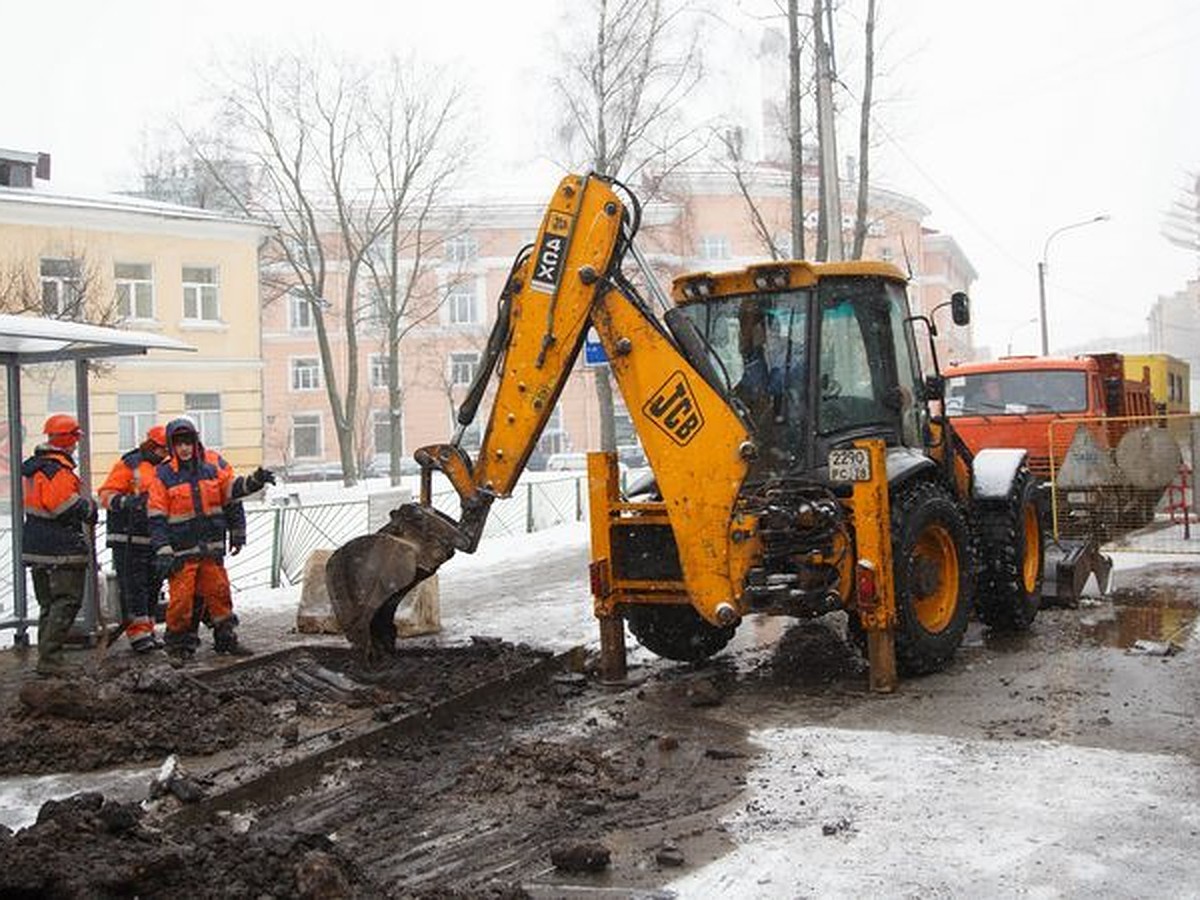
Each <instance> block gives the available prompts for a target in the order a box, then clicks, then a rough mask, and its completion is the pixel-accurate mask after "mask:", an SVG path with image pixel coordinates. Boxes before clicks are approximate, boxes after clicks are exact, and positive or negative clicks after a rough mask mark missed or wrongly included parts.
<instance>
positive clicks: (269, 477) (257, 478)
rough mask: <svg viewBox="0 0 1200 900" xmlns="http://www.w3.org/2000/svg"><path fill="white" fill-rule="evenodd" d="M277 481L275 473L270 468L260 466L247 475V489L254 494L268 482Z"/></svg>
mask: <svg viewBox="0 0 1200 900" xmlns="http://www.w3.org/2000/svg"><path fill="white" fill-rule="evenodd" d="M274 483H275V473H274V472H272V471H271V470H270V469H264V468H263V467H262V466H259V467H258V468H257V469H255V470H254V471H253V472H251V473H250V474H249V475H247V476H246V490H247V491H248V492H249V493H251V494H253V493H254V492H255V491H258V490H261V489H262V488H263V487H264V486H266V485H268V484H274Z"/></svg>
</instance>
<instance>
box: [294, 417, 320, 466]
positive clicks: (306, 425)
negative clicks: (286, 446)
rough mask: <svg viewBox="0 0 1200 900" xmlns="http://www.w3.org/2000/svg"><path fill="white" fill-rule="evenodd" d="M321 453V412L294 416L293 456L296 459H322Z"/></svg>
mask: <svg viewBox="0 0 1200 900" xmlns="http://www.w3.org/2000/svg"><path fill="white" fill-rule="evenodd" d="M321 455H322V453H321V416H320V414H319V413H306V414H304V415H296V416H292V456H293V457H295V458H296V459H320V458H321Z"/></svg>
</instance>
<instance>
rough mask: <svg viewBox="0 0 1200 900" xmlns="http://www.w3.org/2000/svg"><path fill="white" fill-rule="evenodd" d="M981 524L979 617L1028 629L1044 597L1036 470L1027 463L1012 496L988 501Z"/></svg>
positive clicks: (1013, 628)
mask: <svg viewBox="0 0 1200 900" xmlns="http://www.w3.org/2000/svg"><path fill="white" fill-rule="evenodd" d="M976 522H977V524H978V526H979V550H980V556H981V559H980V567H979V597H978V600H977V606H978V608H979V617H980V618H981V619H983V621H984V623H985V624H986V625H988V626H989V627H991V628H997V629H1002V630H1005V631H1023V630H1024V629H1026V628H1028V627H1029V626H1030V625H1032V624H1033V620H1034V618H1035V617H1036V616H1037V613H1038V607H1039V606H1040V605H1041V597H1042V575H1043V547H1042V516H1041V509H1040V505H1039V502H1038V488H1037V483H1036V482H1035V481H1034V478H1033V475H1032V474H1031V473H1030V471H1029V470H1028V469H1026V468H1025V467H1022V468H1021V469H1020V471H1018V472H1017V477H1016V478H1014V479H1013V486H1012V489H1011V490H1010V491H1009V492H1008V497H1007V498H1006V499H1005V500H1003V501H1000V502H996V503H987V504H983V505H982V506H981V507H980V509H979V511H978V513H977V515H976Z"/></svg>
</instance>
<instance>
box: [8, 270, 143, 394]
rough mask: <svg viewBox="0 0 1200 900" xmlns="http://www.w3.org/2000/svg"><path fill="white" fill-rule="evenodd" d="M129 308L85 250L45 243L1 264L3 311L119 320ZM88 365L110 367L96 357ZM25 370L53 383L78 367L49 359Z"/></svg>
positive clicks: (95, 370)
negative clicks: (29, 253)
mask: <svg viewBox="0 0 1200 900" xmlns="http://www.w3.org/2000/svg"><path fill="white" fill-rule="evenodd" d="M130 312H131V311H130V310H129V309H128V307H124V308H123V306H122V301H121V298H120V297H119V296H118V295H117V293H116V292H115V291H114V289H113V282H112V280H111V279H110V278H105V277H104V276H103V274H102V273H101V269H100V265H99V263H98V262H97V261H96V259H95V257H94V256H92V255H91V254H89V253H88V252H87V251H86V250H83V249H80V248H77V247H74V246H67V247H46V248H45V249H44V250H43V251H42V252H41V253H40V254H38V255H37V256H30V257H28V258H26V259H16V260H12V261H10V262H9V263H7V264H6V265H4V266H0V313H6V314H9V315H35V316H43V317H45V318H50V319H62V320H65V321H71V322H87V323H88V324H91V325H118V324H120V323H121V321H123V320H124V319H125V318H127V317H128V316H129V315H130ZM88 369H89V371H91V372H93V373H95V374H103V373H105V372H109V371H111V370H112V363H111V362H106V361H103V360H100V361H92V362H89V363H88ZM27 374H28V376H29V377H30V378H31V379H33V380H36V381H40V382H42V383H44V384H46V385H47V386H49V387H53V386H54V384H55V382H56V381H57V379H58V378H59V377H61V376H64V375H67V374H70V376H71V378H72V379H73V378H74V366H73V364H72V363H64V362H59V363H49V364H47V365H43V366H34V367H32V368H30V369H28V372H27Z"/></svg>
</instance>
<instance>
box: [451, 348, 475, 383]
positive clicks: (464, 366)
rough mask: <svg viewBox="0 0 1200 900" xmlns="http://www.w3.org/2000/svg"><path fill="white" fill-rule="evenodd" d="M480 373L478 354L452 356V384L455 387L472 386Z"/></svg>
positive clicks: (456, 354)
mask: <svg viewBox="0 0 1200 900" xmlns="http://www.w3.org/2000/svg"><path fill="white" fill-rule="evenodd" d="M477 371H479V354H478V353H451V354H450V383H451V384H453V385H460V384H470V383H471V382H472V381H474V380H475V373H476V372H477Z"/></svg>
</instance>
